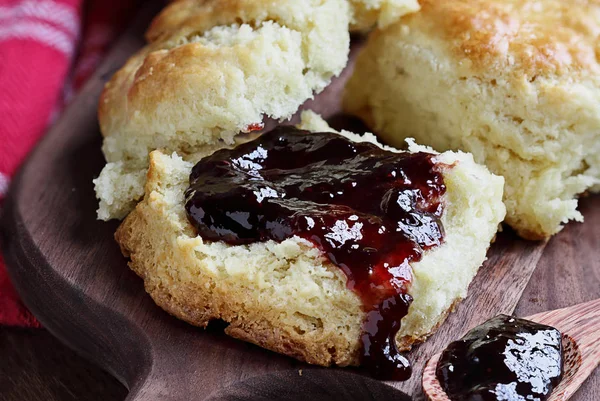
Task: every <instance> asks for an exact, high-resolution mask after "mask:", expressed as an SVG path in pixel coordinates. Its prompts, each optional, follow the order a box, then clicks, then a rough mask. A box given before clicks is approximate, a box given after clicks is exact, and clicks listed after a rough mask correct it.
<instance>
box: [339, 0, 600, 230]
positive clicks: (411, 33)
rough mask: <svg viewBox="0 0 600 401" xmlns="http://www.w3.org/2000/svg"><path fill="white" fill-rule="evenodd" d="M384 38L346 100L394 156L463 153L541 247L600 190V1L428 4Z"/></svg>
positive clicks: (376, 38)
mask: <svg viewBox="0 0 600 401" xmlns="http://www.w3.org/2000/svg"><path fill="white" fill-rule="evenodd" d="M420 3H421V7H422V9H421V11H420V12H418V13H416V14H413V15H410V16H407V17H405V18H403V19H402V20H401V21H400V22H399V23H396V24H394V25H392V26H389V27H387V28H386V29H383V30H379V31H377V32H375V33H373V34H372V36H371V37H370V39H369V41H368V43H367V45H366V47H365V49H364V51H363V53H362V54H361V55H360V56H359V58H358V62H357V65H356V69H355V72H354V76H353V77H352V78H351V80H350V81H349V83H348V86H347V90H346V93H345V96H344V106H345V109H346V110H347V111H349V112H351V113H354V114H356V115H359V116H361V117H362V118H363V119H364V121H365V122H367V123H368V125H369V126H370V127H371V129H373V131H374V132H376V133H377V134H380V135H381V138H382V139H383V140H384V141H385V142H387V143H390V144H392V145H399V144H401V143H402V142H403V141H404V139H405V138H407V137H414V138H415V139H416V140H417V141H418V142H419V143H423V144H426V145H430V146H432V147H433V148H434V149H436V150H438V151H443V150H448V149H461V150H464V151H468V152H471V153H472V154H473V156H474V158H475V160H476V161H477V162H479V163H485V164H486V165H487V166H488V168H489V169H490V170H491V171H492V172H493V173H495V174H498V175H502V176H504V177H505V179H506V188H505V193H504V201H505V204H506V207H507V211H508V215H507V219H506V221H507V222H508V224H510V225H511V226H512V227H514V228H515V229H516V230H517V231H518V233H519V234H520V235H521V236H523V237H525V238H530V239H541V238H545V237H548V236H551V235H553V234H555V233H557V232H558V231H560V229H561V228H562V224H563V223H566V222H567V221H569V220H577V221H581V220H582V219H583V217H582V215H581V214H580V213H579V212H578V211H577V196H578V195H580V194H582V193H584V192H586V191H597V190H598V189H600V185H599V183H600V64H599V61H598V57H599V55H600V40H599V37H598V33H599V32H600V1H598V0H455V1H438V0H421V2H420Z"/></svg>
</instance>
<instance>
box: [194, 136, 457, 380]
mask: <svg viewBox="0 0 600 401" xmlns="http://www.w3.org/2000/svg"><path fill="white" fill-rule="evenodd" d="M432 159H433V156H432V155H431V154H428V153H406V152H405V153H394V152H389V151H385V150H382V149H381V148H379V147H378V146H376V145H374V144H371V143H367V142H361V143H357V142H353V141H350V140H349V139H347V138H345V137H344V136H342V135H339V134H335V133H329V132H324V133H310V132H307V131H302V130H298V129H296V128H293V127H287V126H283V127H280V128H278V129H275V130H273V131H271V132H269V133H266V134H264V135H262V136H261V137H259V138H258V139H256V140H254V141H251V142H248V143H245V144H243V145H240V146H238V147H236V148H234V149H223V150H220V151H217V152H215V153H214V154H212V155H211V156H208V157H206V158H204V159H202V160H201V161H200V162H199V163H198V164H196V165H195V166H194V168H193V170H192V173H191V175H190V187H189V188H188V190H187V191H186V204H185V208H186V212H187V215H188V218H189V220H190V222H191V224H192V225H193V226H194V227H195V228H196V229H197V231H198V233H199V234H200V235H201V236H202V237H203V238H204V239H206V240H212V241H225V242H227V243H229V244H234V245H239V244H248V243H252V242H257V241H267V240H275V241H283V240H285V239H287V238H290V237H292V236H298V237H301V238H304V239H306V240H308V241H310V242H312V243H313V244H314V245H315V246H316V247H318V248H319V249H320V250H321V251H322V252H323V253H324V254H325V255H326V256H327V257H328V258H329V260H330V261H331V262H332V263H333V264H335V265H337V266H338V267H339V268H340V269H342V271H343V272H344V273H345V275H346V276H347V279H348V280H347V286H348V288H349V289H351V290H352V291H354V292H355V293H356V294H358V295H359V297H360V299H361V300H362V303H363V307H364V310H365V312H366V313H367V316H366V319H365V322H364V324H363V335H362V343H363V358H362V365H363V366H365V367H366V368H367V369H369V371H370V373H371V374H373V375H374V376H377V377H380V378H384V379H394V380H403V379H407V378H408V377H410V373H411V370H410V364H409V363H408V361H407V360H406V358H404V357H403V356H402V355H401V354H400V353H399V351H398V349H397V347H396V342H395V336H396V333H397V332H398V330H399V329H400V320H401V319H402V318H403V317H404V316H405V315H406V314H407V313H408V308H409V306H410V303H411V301H412V298H411V297H410V295H408V293H407V290H408V285H409V284H410V281H411V278H412V270H411V267H410V265H409V263H410V262H415V261H418V260H420V258H421V257H422V254H423V251H424V250H426V249H429V248H432V247H435V246H438V245H440V244H441V243H442V241H443V237H444V231H443V227H442V224H441V221H440V217H441V215H442V211H443V203H442V196H443V194H444V192H445V186H444V183H443V178H442V174H441V172H440V171H438V170H439V167H438V166H437V165H435V163H434V161H433V160H432Z"/></svg>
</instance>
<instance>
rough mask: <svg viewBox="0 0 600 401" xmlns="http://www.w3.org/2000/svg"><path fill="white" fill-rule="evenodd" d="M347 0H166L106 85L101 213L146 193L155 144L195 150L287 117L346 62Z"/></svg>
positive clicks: (120, 213)
mask: <svg viewBox="0 0 600 401" xmlns="http://www.w3.org/2000/svg"><path fill="white" fill-rule="evenodd" d="M349 20H350V11H349V8H348V3H347V1H346V0H325V1H322V0H302V1H298V0H277V1H256V0H235V1H234V0H206V1H179V2H176V3H173V4H171V5H170V6H168V7H167V8H166V9H165V10H163V12H162V13H161V14H160V15H159V16H158V17H157V18H156V19H155V21H154V22H153V24H152V26H151V27H150V29H149V30H148V34H147V36H148V40H149V44H148V45H147V46H146V47H145V48H143V49H142V50H140V51H139V52H138V53H137V54H136V55H134V56H133V57H132V58H131V59H130V60H129V61H128V62H127V63H126V64H125V66H124V67H123V68H121V69H120V70H119V71H118V72H117V73H116V74H115V75H114V77H113V78H112V79H111V80H110V82H108V83H107V84H106V87H105V89H104V92H103V94H102V97H101V98H100V104H99V108H98V119H99V122H100V129H101V131H102V134H103V136H104V144H103V147H102V150H103V152H104V155H105V157H106V160H107V162H108V164H107V167H106V168H105V169H104V170H103V172H102V173H101V175H100V177H99V178H98V179H97V180H96V193H97V196H98V198H99V199H100V209H99V211H98V217H99V218H100V219H104V220H106V219H110V218H122V217H124V216H125V215H126V214H127V212H129V210H131V208H132V207H133V206H134V205H135V202H136V201H137V200H138V199H139V197H140V196H141V195H142V194H143V186H142V185H141V184H143V175H144V171H145V170H146V168H147V162H148V153H149V152H150V151H152V150H154V149H157V148H163V149H169V150H177V151H178V152H183V153H190V152H194V151H196V150H197V149H198V148H200V147H202V148H204V147H207V146H212V145H215V144H217V143H219V142H225V143H227V144H232V143H233V142H234V140H233V138H234V136H236V135H237V134H238V133H240V132H244V131H251V130H253V129H256V128H259V127H260V126H261V124H262V120H263V116H268V117H271V118H274V119H285V118H287V117H289V116H291V115H292V114H293V113H294V112H296V110H297V109H298V107H299V106H300V105H301V104H302V103H303V102H304V101H305V100H307V99H309V98H311V97H312V96H313V93H314V92H318V91H320V90H322V89H323V88H324V87H325V86H326V85H327V84H328V83H329V80H330V79H331V77H333V76H334V75H337V74H339V73H340V72H341V71H342V69H343V68H344V66H345V65H346V62H347V58H348V51H349V32H348V25H349Z"/></svg>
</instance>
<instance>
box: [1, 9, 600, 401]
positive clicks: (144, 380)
mask: <svg viewBox="0 0 600 401" xmlns="http://www.w3.org/2000/svg"><path fill="white" fill-rule="evenodd" d="M159 4H160V2H152V3H151V4H149V5H148V7H147V9H146V10H145V11H144V12H143V13H142V14H141V15H140V17H139V19H138V21H137V22H136V23H135V24H134V25H133V26H132V27H131V29H130V30H129V32H128V33H126V34H125V35H124V37H123V38H122V39H121V41H120V42H119V43H118V44H117V46H116V48H115V49H114V50H113V51H112V52H111V54H110V55H109V56H108V57H107V60H106V62H105V63H104V64H103V65H102V66H101V68H100V69H99V70H98V72H97V73H96V74H95V75H94V76H93V78H92V79H91V80H90V81H89V82H88V83H87V85H86V86H85V88H84V89H83V90H82V92H81V93H80V95H79V96H78V97H77V98H76V99H75V100H74V101H73V103H72V104H71V106H70V107H69V108H68V109H67V110H66V112H65V113H64V115H63V117H62V118H61V120H60V121H59V122H58V123H57V124H56V125H55V126H54V128H53V129H52V130H51V132H49V133H48V135H47V136H46V137H45V138H44V140H43V141H42V142H41V143H40V144H39V145H38V146H37V147H36V149H35V151H34V152H33V153H32V154H31V155H30V157H29V159H28V161H27V163H26V164H25V165H24V166H23V168H22V169H21V170H20V172H19V174H18V176H17V177H16V178H15V180H14V181H13V187H12V189H11V192H10V194H9V196H8V198H7V200H6V203H5V209H4V216H3V223H2V233H3V246H4V250H5V252H6V257H7V261H8V265H9V269H8V270H9V274H10V275H11V278H12V279H13V282H14V284H15V286H16V287H17V290H18V291H19V293H20V295H21V296H22V297H23V299H24V301H25V303H26V304H27V305H28V306H29V307H30V309H31V310H32V311H33V312H34V314H35V315H36V316H37V317H38V318H39V319H40V321H41V322H42V324H43V325H44V326H45V327H46V328H48V329H49V330H50V331H51V332H52V333H53V334H54V335H55V336H56V337H58V338H59V339H60V340H61V341H63V342H64V343H66V344H67V345H69V346H70V347H72V348H73V349H75V350H76V351H77V352H79V353H81V354H82V355H84V356H85V357H87V358H89V359H91V360H92V361H94V362H95V363H97V364H99V365H100V366H101V367H103V368H104V369H106V370H107V371H108V372H110V373H111V374H112V375H113V376H115V377H116V378H118V379H119V380H120V381H121V382H122V383H123V384H124V385H126V386H127V387H128V388H129V389H130V394H129V396H128V399H131V400H138V399H139V400H146V399H161V400H192V399H193V400H204V399H236V400H240V399H289V400H292V399H307V398H311V397H312V398H315V399H316V398H317V397H318V399H346V400H353V399H356V400H362V399H382V398H385V399H394V398H398V397H399V395H400V392H398V391H397V389H401V390H404V391H406V392H407V393H409V394H413V395H414V396H415V398H420V397H421V396H422V395H421V391H420V372H421V370H422V367H423V365H424V363H425V361H426V359H427V358H428V357H429V356H430V355H432V354H433V353H435V352H437V351H439V350H440V349H441V348H443V347H444V346H445V345H446V344H447V343H448V342H449V341H451V340H454V339H455V338H457V337H459V336H460V335H462V334H463V333H464V332H465V331H466V330H467V329H468V328H469V327H471V326H473V325H476V324H478V323H480V322H482V321H483V320H485V319H487V318H489V317H491V316H493V315H496V314H498V313H510V312H512V311H513V310H514V309H515V307H517V305H519V309H518V312H519V313H524V314H531V313H534V312H539V311H542V310H545V309H552V308H556V307H561V306H566V305H571V304H575V303H577V302H581V301H585V300H589V299H592V298H597V297H600V285H599V284H600V260H599V258H598V255H600V253H598V252H599V251H598V247H597V245H598V239H597V236H595V234H594V232H595V231H597V230H595V227H597V225H598V224H599V223H600V211H599V210H598V208H597V207H596V208H594V207H593V205H594V204H595V205H598V202H599V201H600V199H598V198H589V199H586V200H585V201H584V206H583V210H584V212H585V214H586V218H587V220H588V221H587V222H586V224H583V225H577V224H572V225H570V226H569V227H568V228H567V230H565V231H564V232H563V233H561V234H560V235H558V236H557V237H555V238H554V239H552V241H551V242H550V244H549V245H547V244H545V243H535V242H527V241H523V240H520V239H518V238H516V237H515V236H514V234H513V233H512V232H510V231H506V232H504V233H502V234H500V235H499V237H498V240H497V241H496V243H495V244H494V245H493V247H492V248H491V250H490V253H489V260H488V261H487V262H486V263H485V265H484V267H482V269H481V271H480V273H479V274H478V276H477V277H476V279H475V280H474V282H473V283H472V285H471V288H470V292H469V294H470V295H469V298H468V299H467V300H466V301H465V302H463V303H462V304H460V306H459V307H458V308H457V311H456V313H454V314H452V315H451V316H450V318H449V319H448V321H447V322H446V323H445V324H444V325H443V326H442V327H441V328H440V330H439V331H438V333H437V334H435V335H434V336H433V337H432V338H431V340H429V341H428V342H426V343H425V344H423V345H422V346H419V347H417V348H416V349H415V350H413V351H412V352H411V353H410V354H409V358H410V359H411V360H412V361H413V363H414V368H415V372H414V374H413V378H412V379H411V380H410V381H408V382H404V383H387V384H388V385H386V384H384V383H382V382H378V381H375V380H372V379H369V378H367V377H364V376H361V375H357V374H355V373H356V372H354V371H352V370H350V369H346V370H344V369H324V368H317V367H310V366H308V365H305V364H302V363H300V362H297V361H295V360H292V359H290V358H287V357H284V356H281V355H278V354H275V353H272V352H269V351H265V350H263V349H260V348H258V347H256V346H253V345H250V344H246V343H243V342H240V341H236V340H234V339H231V338H229V337H227V336H225V335H224V334H223V333H222V328H221V327H219V325H218V324H217V325H214V326H213V327H209V329H208V330H206V331H204V330H201V329H198V328H194V327H192V326H189V325H187V324H185V323H183V322H180V321H178V320H176V319H174V318H172V317H171V316H169V315H168V314H166V313H165V312H163V311H162V310H160V309H159V308H158V307H156V306H155V305H154V304H153V302H152V300H151V299H150V297H149V296H148V295H146V294H145V292H144V290H143V284H142V281H141V280H140V279H139V278H138V277H137V276H136V275H135V274H133V273H132V272H131V271H130V270H129V269H128V268H127V267H126V260H125V259H124V258H123V257H122V256H121V254H120V252H119V248H118V246H117V244H116V243H115V242H114V240H113V233H114V231H115V229H116V227H117V224H118V223H117V222H111V223H103V222H99V221H97V220H96V219H95V209H96V207H97V204H96V200H95V198H94V192H93V185H92V182H91V180H92V178H93V177H95V176H97V175H98V173H99V171H100V169H101V168H102V165H103V164H104V161H103V158H102V154H101V152H100V144H101V138H100V134H99V132H98V127H97V120H96V104H97V99H98V95H99V93H100V91H101V89H102V86H103V84H104V82H105V81H106V79H108V78H109V77H110V75H111V74H112V73H113V72H114V71H115V70H116V69H117V68H118V67H119V66H120V65H121V64H122V63H123V62H124V60H125V59H126V58H127V57H128V56H129V55H131V54H132V53H133V52H134V51H135V50H136V49H137V48H139V46H141V45H142V43H143V42H142V39H141V37H142V32H143V31H144V29H145V27H146V26H147V24H148V21H149V19H150V17H151V16H152V15H153V13H155V12H156V11H157V9H158V6H159ZM348 72H349V70H348V71H346V73H345V74H344V75H343V76H342V77H341V78H340V79H338V80H336V81H335V82H334V83H333V84H332V85H331V86H330V87H329V88H328V89H327V90H326V91H325V92H324V93H323V94H321V95H319V97H318V98H317V99H316V100H315V101H313V102H310V103H309V104H310V106H311V107H313V108H314V109H315V110H317V111H320V112H322V113H323V114H324V115H326V116H328V117H331V116H334V115H336V114H337V112H338V111H339V91H340V89H341V88H342V86H343V81H344V78H345V77H346V76H347V75H348ZM540 263H546V264H552V265H553V270H549V269H547V268H546V269H544V273H541V277H537V278H536V281H535V282H532V283H530V285H529V287H527V290H526V291H527V292H526V294H527V295H526V296H525V297H523V298H522V297H521V295H522V292H523V291H524V290H525V288H526V286H527V283H528V282H529V278H530V276H531V275H532V274H533V273H534V270H535V269H536V266H538V265H539V264H540ZM549 271H550V273H549ZM536 299H537V301H536ZM592 381H593V383H594V385H592V386H591V387H590V385H589V383H588V385H587V386H585V387H584V389H583V390H582V391H581V392H580V393H579V394H578V395H577V396H576V399H578V400H580V401H582V400H592V399H594V398H591V397H592V395H591V394H594V393H593V391H594V390H596V391H597V390H598V389H600V385H598V377H597V374H596V376H594V378H593V379H592ZM585 391H587V393H586V392H585Z"/></svg>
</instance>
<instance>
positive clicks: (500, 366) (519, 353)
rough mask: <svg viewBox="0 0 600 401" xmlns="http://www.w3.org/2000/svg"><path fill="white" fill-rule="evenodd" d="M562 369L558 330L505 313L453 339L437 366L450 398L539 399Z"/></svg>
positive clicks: (474, 400)
mask: <svg viewBox="0 0 600 401" xmlns="http://www.w3.org/2000/svg"><path fill="white" fill-rule="evenodd" d="M562 374H563V349H562V336H561V333H560V332H559V331H558V330H557V329H555V328H553V327H550V326H546V325H543V324H539V323H535V322H532V321H529V320H525V319H519V318H515V317H512V316H506V315H499V316H497V317H495V318H493V319H490V320H488V321H487V322H485V323H484V324H482V325H480V326H478V327H476V328H474V329H473V330H471V331H469V332H468V333H467V335H465V336H464V337H463V338H462V339H460V340H459V341H455V342H453V343H451V344H450V345H449V346H448V348H446V350H445V351H444V352H443V353H442V355H441V357H440V360H439V362H438V365H437V369H436V376H437V378H438V380H439V382H440V384H441V386H442V389H443V390H444V391H445V392H446V394H447V395H448V397H449V398H450V399H451V400H453V401H543V400H546V399H547V398H548V397H549V396H550V393H551V392H552V389H553V388H554V387H555V386H556V385H558V383H559V382H560V380H561V378H562Z"/></svg>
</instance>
